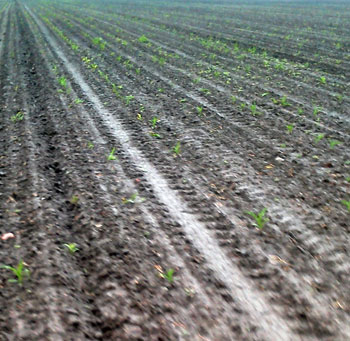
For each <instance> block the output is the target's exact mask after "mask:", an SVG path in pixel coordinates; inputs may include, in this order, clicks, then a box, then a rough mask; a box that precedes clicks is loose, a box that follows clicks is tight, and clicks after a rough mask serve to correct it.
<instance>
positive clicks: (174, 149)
mask: <svg viewBox="0 0 350 341" xmlns="http://www.w3.org/2000/svg"><path fill="white" fill-rule="evenodd" d="M173 152H174V154H175V155H179V154H180V152H181V143H180V141H177V142H176V145H175V146H174V148H173Z"/></svg>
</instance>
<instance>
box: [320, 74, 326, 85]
mask: <svg viewBox="0 0 350 341" xmlns="http://www.w3.org/2000/svg"><path fill="white" fill-rule="evenodd" d="M320 83H321V84H326V77H324V76H321V77H320Z"/></svg>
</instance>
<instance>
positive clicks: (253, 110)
mask: <svg viewBox="0 0 350 341" xmlns="http://www.w3.org/2000/svg"><path fill="white" fill-rule="evenodd" d="M250 111H251V113H252V115H253V116H255V115H256V114H257V110H256V104H252V105H251V106H250Z"/></svg>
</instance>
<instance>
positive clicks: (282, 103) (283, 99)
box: [280, 96, 290, 107]
mask: <svg viewBox="0 0 350 341" xmlns="http://www.w3.org/2000/svg"><path fill="white" fill-rule="evenodd" d="M280 103H281V105H282V107H289V106H290V103H289V102H288V101H287V97H286V96H283V97H281V99H280Z"/></svg>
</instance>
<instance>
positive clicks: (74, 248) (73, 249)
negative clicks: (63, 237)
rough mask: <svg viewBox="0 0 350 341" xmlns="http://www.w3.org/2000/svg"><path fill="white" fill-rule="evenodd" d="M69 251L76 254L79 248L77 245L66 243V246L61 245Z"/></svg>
mask: <svg viewBox="0 0 350 341" xmlns="http://www.w3.org/2000/svg"><path fill="white" fill-rule="evenodd" d="M63 245H64V246H65V247H66V248H67V249H68V251H69V253H71V254H73V253H76V252H77V251H78V250H79V248H78V245H77V244H76V243H67V244H63Z"/></svg>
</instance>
